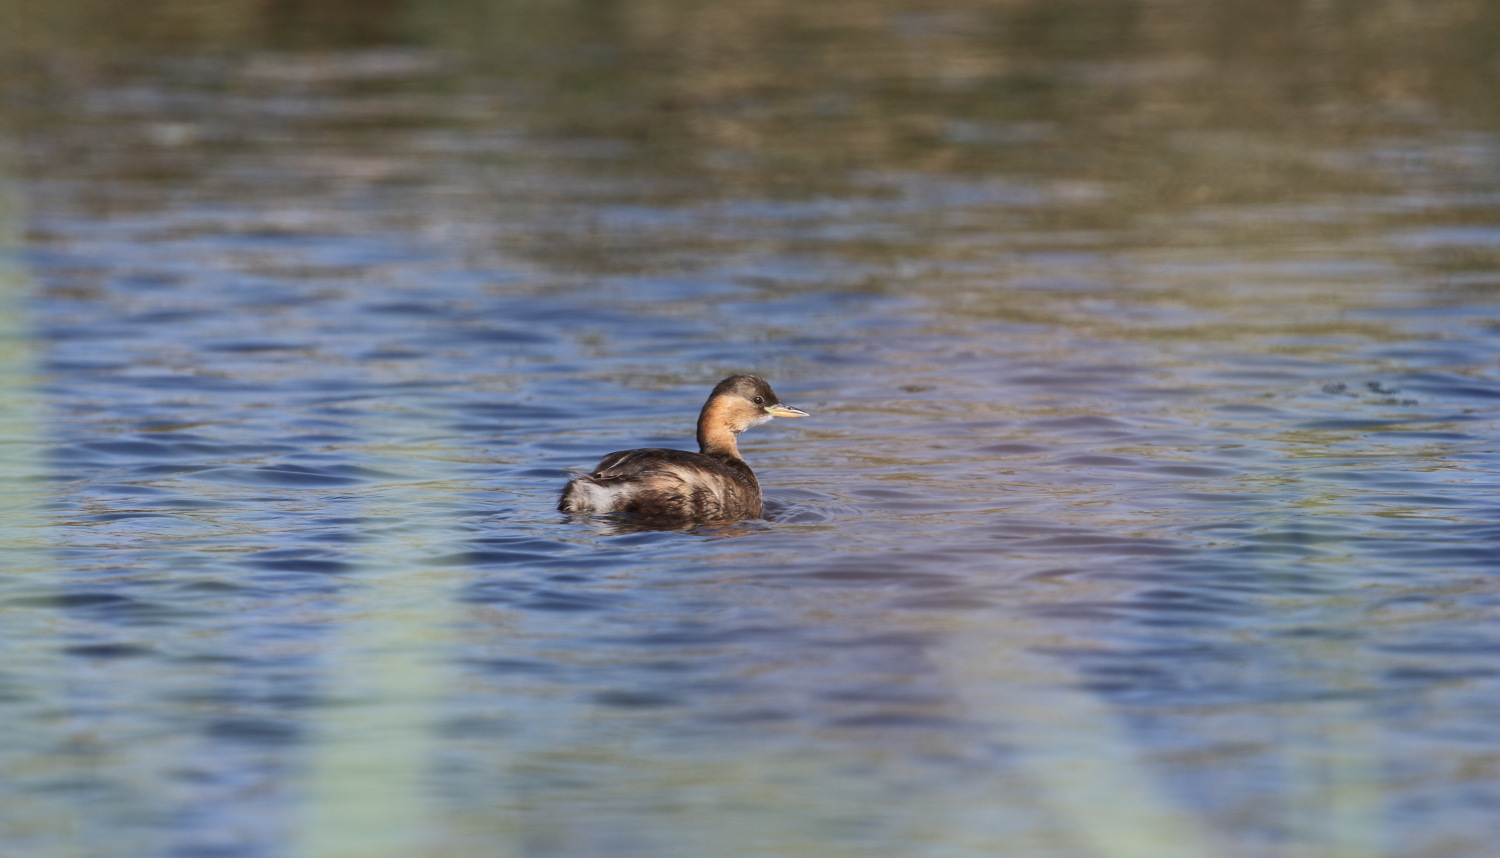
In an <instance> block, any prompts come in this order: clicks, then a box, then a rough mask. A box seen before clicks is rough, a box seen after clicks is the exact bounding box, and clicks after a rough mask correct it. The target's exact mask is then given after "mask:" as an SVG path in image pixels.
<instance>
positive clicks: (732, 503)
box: [558, 448, 761, 521]
mask: <svg viewBox="0 0 1500 858" xmlns="http://www.w3.org/2000/svg"><path fill="white" fill-rule="evenodd" d="M558 508H559V509H561V510H563V511H564V512H618V513H625V514H627V515H635V516H640V517H642V518H651V519H673V520H699V521H711V520H723V519H731V518H753V517H757V516H759V515H760V514H761V502H760V486H759V485H757V484H756V482H755V476H754V475H753V474H751V473H750V470H749V468H744V469H743V472H741V470H739V469H737V468H735V467H733V466H732V465H729V464H726V463H725V462H722V461H720V460H718V459H716V458H714V457H712V456H705V455H703V454H702V453H690V452H688V451H686V450H667V449H659V448H651V449H645V450H623V451H620V452H618V453H610V454H609V455H607V456H605V457H604V458H603V459H601V460H600V461H599V465H598V467H596V468H595V469H594V472H593V473H592V474H589V475H588V476H586V477H579V478H578V479H576V480H574V481H573V482H572V483H569V484H568V487H567V488H566V489H564V490H563V497H562V499H561V501H560V502H559V505H558Z"/></svg>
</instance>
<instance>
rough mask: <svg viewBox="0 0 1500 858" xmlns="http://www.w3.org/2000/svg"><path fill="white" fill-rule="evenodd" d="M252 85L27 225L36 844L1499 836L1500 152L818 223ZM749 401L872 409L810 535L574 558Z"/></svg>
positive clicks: (338, 73) (763, 446)
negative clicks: (664, 457)
mask: <svg viewBox="0 0 1500 858" xmlns="http://www.w3.org/2000/svg"><path fill="white" fill-rule="evenodd" d="M912 26H916V25H915V24H913V25H912ZM917 29H918V30H921V28H920V27H918V28H917ZM922 32H925V30H922ZM169 59H170V58H169ZM195 62H197V63H198V64H197V65H192V64H188V66H186V67H187V68H189V69H191V70H193V73H192V74H188V73H185V72H184V71H183V68H184V67H183V66H180V65H174V64H173V61H166V60H158V61H154V62H143V63H141V64H140V65H139V66H135V67H132V68H131V69H130V70H129V71H128V72H127V73H122V74H120V75H119V76H116V77H113V78H101V79H89V80H88V81H86V82H84V83H81V84H77V85H76V87H75V88H73V89H67V90H65V91H64V93H63V96H64V97H65V99H66V100H65V101H64V102H63V103H61V104H60V105H58V106H57V112H58V115H59V116H64V117H67V118H66V119H65V120H64V119H59V118H57V117H52V118H50V119H48V120H47V121H42V120H38V121H37V122H36V125H35V126H34V127H32V128H31V129H30V130H29V132H28V136H27V137H26V139H25V151H24V152H23V157H22V161H21V163H22V166H23V168H24V169H23V171H22V172H21V173H20V174H19V175H17V176H14V177H12V179H11V180H10V187H9V189H8V191H7V193H8V194H10V195H11V196H12V197H13V198H16V199H24V201H25V215H24V222H23V224H22V226H23V231H24V236H23V238H22V239H21V240H20V243H19V246H18V247H17V249H16V253H15V254H13V255H12V257H11V262H10V264H11V266H12V270H13V272H14V273H15V275H16V276H15V277H14V278H12V281H11V286H10V287H8V288H9V290H10V291H9V299H10V300H12V301H14V302H15V303H14V305H13V307H12V310H13V312H11V313H9V316H10V318H11V321H9V322H8V323H7V324H8V325H9V326H10V327H9V328H8V329H7V331H6V334H7V336H8V337H10V341H11V342H12V343H13V344H19V345H20V348H19V349H14V348H13V349H11V351H10V352H9V353H8V355H7V357H6V358H5V360H6V361H7V363H6V365H5V367H4V369H5V376H6V378H8V379H10V380H9V381H8V382H7V383H6V390H5V398H6V400H7V405H8V408H7V410H8V412H9V413H10V415H11V416H10V417H9V418H7V421H6V426H7V432H8V439H7V444H6V450H7V460H6V473H7V481H8V482H9V483H10V485H11V488H10V490H9V491H8V492H7V494H6V496H5V498H4V501H5V504H6V508H7V509H8V510H10V511H11V513H10V518H9V521H8V523H7V526H6V531H5V538H6V540H7V542H8V543H9V547H10V549H11V551H12V556H13V557H14V558H15V561H14V565H13V574H12V575H10V576H8V579H7V580H6V581H5V582H4V584H3V585H0V616H3V617H4V619H5V624H4V627H3V631H0V635H3V636H4V641H5V647H6V650H7V652H8V653H9V654H10V658H9V659H8V662H9V665H8V667H6V668H4V669H0V711H3V712H4V713H5V714H4V719H5V723H6V724H7V727H8V735H9V737H10V741H8V742H7V743H6V745H5V747H4V749H3V750H0V757H3V763H4V768H5V771H6V772H7V777H6V779H5V784H4V786H3V787H0V790H3V794H4V801H0V841H3V843H4V844H5V848H4V850H3V851H5V852H6V853H7V854H12V853H13V854H18V855H19V854H26V855H78V856H93V855H100V856H103V855H110V856H116V855H130V856H210V855H213V856H236V858H239V857H240V856H245V858H249V856H256V858H260V856H281V855H298V854H307V855H346V854H347V855H363V856H374V855H385V854H389V855H414V854H433V855H451V856H464V855H485V856H510V855H527V856H533V855H535V856H553V855H556V856H584V855H610V856H616V855H619V856H635V855H640V856H675V855H681V856H701V855H729V856H760V855H767V856H769V855H795V854H816V855H820V856H822V855H834V856H838V855H850V856H903V858H904V857H905V856H915V855H930V856H944V858H947V856H994V855H1015V856H1026V858H1045V856H1069V858H1071V856H1106V858H1112V856H1134V855H1153V856H1174V855H1183V856H1192V855H1205V856H1206V855H1213V856H1226V855H1229V856H1301V855H1333V854H1338V855H1348V856H1360V858H1363V856H1376V855H1381V856H1384V855H1443V856H1474V858H1479V856H1483V855H1487V854H1489V853H1488V850H1489V849H1490V848H1492V847H1491V844H1492V843H1493V842H1494V841H1495V839H1496V838H1497V837H1500V816H1497V815H1496V814H1495V813H1494V808H1495V806H1496V805H1497V803H1500V775H1497V773H1496V771H1495V767H1494V764H1493V763H1494V754H1495V749H1496V748H1497V747H1500V727H1497V726H1496V725H1497V723H1500V722H1497V720H1496V718H1495V717H1494V715H1495V711H1496V708H1497V706H1500V670H1497V668H1496V667H1495V654H1496V652H1497V648H1500V623H1497V616H1500V614H1497V610H1500V580H1497V579H1496V577H1495V574H1494V572H1495V569H1496V568H1500V547H1497V546H1500V506H1497V505H1496V503H1495V486H1496V481H1497V474H1500V447H1497V433H1496V422H1495V418H1496V416H1497V414H1500V369H1497V367H1500V325H1497V324H1496V322H1495V319H1496V318H1497V313H1496V310H1497V303H1500V301H1497V299H1500V292H1497V291H1496V290H1495V288H1494V287H1495V284H1496V283H1500V264H1497V263H1500V232H1497V231H1496V230H1495V229H1494V228H1493V226H1491V225H1490V224H1489V221H1491V220H1493V219H1494V218H1495V201H1496V200H1500V173H1497V172H1496V171H1495V170H1494V169H1493V165H1494V164H1496V163H1500V138H1497V137H1496V136H1495V135H1494V133H1492V132H1488V131H1483V130H1479V129H1475V128H1470V127H1466V126H1464V125H1463V124H1462V123H1458V122H1456V121H1454V122H1451V123H1444V122H1434V123H1432V124H1431V125H1430V126H1428V127H1425V128H1423V129H1421V130H1420V131H1410V132H1409V133H1410V135H1412V136H1408V137H1405V138H1401V139H1392V138H1391V137H1388V136H1386V135H1383V134H1378V133H1371V134H1370V135H1369V136H1368V137H1365V136H1355V137H1354V138H1353V139H1349V138H1346V137H1343V136H1340V135H1331V136H1330V138H1329V139H1327V140H1324V139H1310V140H1303V141H1299V146H1298V148H1296V149H1295V150H1294V151H1292V152H1285V151H1281V150H1277V149H1276V148H1275V146H1276V145H1279V144H1281V143H1282V140H1281V138H1280V136H1279V132H1278V131H1277V130H1275V129H1271V130H1265V131H1259V130H1241V131H1238V132H1236V133H1235V134H1234V135H1231V137H1230V139H1225V140H1218V139H1216V138H1212V136H1211V135H1202V134H1198V133H1197V132H1194V131H1186V130H1185V131H1181V132H1180V135H1181V136H1180V137H1178V138H1174V139H1176V140H1177V142H1176V143H1175V144H1173V145H1176V146H1179V147H1180V148H1181V149H1182V151H1184V152H1187V153H1190V154H1192V156H1193V157H1195V158H1199V159H1202V160H1203V161H1205V162H1207V163H1205V164H1201V165H1198V166H1192V165H1189V166H1186V167H1183V168H1182V169H1183V172H1185V173H1188V174H1189V175H1188V179H1191V180H1192V181H1198V182H1205V183H1207V184H1206V185H1204V186H1203V187H1200V188H1199V189H1198V191H1194V192H1193V193H1196V194H1198V196H1197V197H1194V196H1193V195H1192V194H1188V200H1187V201H1184V200H1183V199H1180V198H1178V197H1176V196H1175V193H1176V191H1175V190H1174V189H1172V188H1165V189H1163V188H1160V187H1157V186H1155V185H1151V184H1150V183H1148V182H1146V181H1145V180H1144V179H1141V178H1140V177H1139V173H1138V172H1137V171H1136V170H1134V169H1131V170H1126V171H1122V172H1121V173H1118V174H1117V173H1112V172H1109V171H1107V170H1106V171H1104V172H1103V173H1099V174H1092V175H1079V174H1078V172H1079V171H1078V170H1077V169H1075V166H1076V165H1075V164H1074V163H1073V162H1074V161H1075V160H1076V161H1078V162H1084V161H1087V159H1088V158H1089V157H1120V156H1119V155H1118V153H1117V152H1115V150H1113V149H1112V148H1111V147H1109V146H1107V145H1104V144H1103V143H1101V142H1100V141H1097V140H1094V139H1092V138H1083V139H1078V138H1075V137H1074V136H1071V135H1072V134H1073V131H1074V130H1075V129H1074V126H1070V125H1068V121H1069V120H1068V118H1067V117H1063V118H1060V119H1059V118H1055V117H1054V118H1053V119H1049V122H1052V123H1054V124H1050V125H1048V124H1044V125H1043V126H1038V125H1036V124H1035V123H1032V124H1027V123H1025V122H1015V123H1006V122H999V123H998V126H991V125H985V124H961V125H959V126H954V128H951V129H950V133H948V136H947V138H945V142H944V143H943V145H944V146H946V145H948V144H950V143H955V142H956V144H958V145H962V146H971V147H972V146H979V147H986V146H991V147H999V148H1000V149H1001V150H1002V151H1001V152H1000V153H999V154H995V153H991V154H992V156H993V157H994V159H995V160H994V162H993V163H992V164H991V168H992V169H990V170H988V171H980V172H978V173H975V172H964V171H955V172H951V173H950V172H947V171H945V170H942V169H936V168H917V167H913V166H911V165H910V164H906V163H903V162H902V161H901V159H899V158H892V160H891V162H888V163H887V162H882V161H881V159H880V158H879V157H876V156H875V155H871V154H869V153H867V152H864V150H860V152H864V154H860V155H851V156H850V157H851V158H854V159H855V160H861V159H863V160H864V161H865V163H861V164H859V165H857V166H859V169H849V170H847V171H844V172H840V173H838V174H837V175H836V176H833V175H823V174H822V173H819V175H817V176H816V177H803V180H804V182H805V184H804V185H803V186H800V187H798V188H793V189H788V188H786V187H781V186H778V185H777V184H776V183H777V182H779V181H782V180H783V179H784V178H785V174H784V172H778V170H783V171H784V170H785V169H789V168H786V167H785V166H782V167H777V166H776V165H775V158H776V157H777V151H776V150H775V148H774V146H772V145H771V144H769V143H767V144H765V147H766V149H765V151H761V150H760V149H757V148H756V147H754V146H749V148H750V150H751V151H750V152H749V153H748V154H744V153H742V154H743V155H744V158H746V159H749V166H746V163H745V162H744V161H742V160H740V159H737V158H735V157H731V156H732V155H733V154H734V153H733V152H732V151H731V152H725V151H720V150H721V149H724V148H729V147H728V144H725V143H723V141H720V143H721V144H723V145H721V146H715V145H710V144H709V143H708V142H704V141H701V140H700V141H696V145H700V146H701V147H702V150H701V151H699V150H697V149H691V152H690V154H692V155H693V156H694V157H699V158H701V159H702V161H703V162H704V163H707V164H708V165H709V166H703V164H702V163H696V162H695V166H693V168H692V169H684V168H682V167H681V166H680V164H676V163H675V162H674V161H673V160H672V159H671V158H667V157H664V154H663V152H662V151H660V150H658V149H656V148H654V147H655V146H656V145H657V144H656V141H652V140H649V139H648V140H645V141H642V140H640V139H636V138H633V137H631V135H630V134H628V133H624V132H618V133H610V131H609V128H608V125H609V121H607V120H603V119H598V118H597V117H596V118H595V119H593V120H590V121H597V122H600V123H601V125H602V126H604V130H601V129H600V128H588V129H584V130H579V129H576V128H575V129H574V130H573V131H571V132H570V131H569V130H568V127H569V126H568V123H567V122H562V121H559V119H558V117H557V116H555V115H554V113H553V112H552V111H554V110H562V108H559V107H557V106H556V105H549V104H547V103H545V99H540V100H539V99H536V98H535V95H534V94H533V93H531V92H530V91H529V90H528V89H527V88H526V87H525V86H523V85H520V84H517V83H516V82H515V81H514V80H512V79H510V78H508V77H506V76H504V75H500V76H498V77H491V76H486V75H482V74H477V73H476V74H475V75H474V76H468V73H466V72H454V71H452V70H451V68H450V66H448V65H447V64H446V60H445V59H444V58H443V57H440V56H428V55H426V54H422V53H420V52H410V53H389V52H380V51H374V52H359V51H349V52H342V53H339V52H332V53H328V54H326V55H312V56H307V57H302V58H300V59H299V58H298V57H296V56H291V57H283V58H279V59H278V57H277V56H275V55H269V56H266V57H260V58H254V57H252V58H251V59H248V60H245V59H236V60H228V59H226V60H215V61H210V60H201V59H200V60H197V61H195ZM371 76H373V78H374V80H375V81H376V82H375V83H371ZM1094 85H1100V86H1102V85H1103V84H1099V83H1097V82H1096V83H1095V84H1094ZM737 109H738V108H737ZM743 109H744V110H745V111H746V116H748V117H750V119H746V120H745V121H747V122H748V121H751V120H752V119H753V118H754V116H755V113H754V111H753V110H752V109H751V108H743ZM912 109H913V110H915V109H916V108H915V107H913V108H912ZM726 110H729V108H726ZM809 110H812V113H811V114H810V115H814V116H816V117H823V118H822V119H819V120H817V121H825V120H826V121H827V122H829V123H832V124H833V125H834V126H835V127H842V126H840V125H838V123H840V122H844V121H848V122H853V123H855V124H854V125H852V126H851V128H852V131H851V133H853V132H854V131H861V129H863V128H864V126H862V125H859V124H858V123H857V122H856V121H855V119H841V118H840V117H843V116H845V115H844V114H841V113H839V112H838V111H836V110H835V111H833V113H832V114H830V115H832V116H833V118H832V119H828V118H826V116H825V114H823V113H819V112H818V111H817V110H813V109H812V108H809ZM730 112H731V113H733V111H732V110H731V111H730ZM738 117H739V114H734V115H733V116H732V117H731V118H738ZM563 119H568V120H570V121H574V122H578V121H582V120H578V119H577V117H576V116H572V115H568V116H564V117H563ZM856 119H857V116H856ZM1049 128H1050V129H1052V130H1051V131H1048V129H1049ZM664 133H667V132H664ZM1226 133H1227V132H1226ZM861 139H862V138H861ZM1059 141H1060V142H1059ZM676 145H681V146H684V147H687V144H685V143H682V142H681V141H677V144H676ZM746 145H747V146H748V145H749V144H746ZM932 145H934V146H936V145H937V144H932ZM1016 146H1020V147H1036V151H1035V153H1033V150H1032V149H1026V150H1025V151H1026V153H1027V154H1024V155H1017V156H1015V159H1014V161H1013V162H1012V161H1007V160H1006V159H1007V158H1008V157H1009V156H1006V155H1005V151H1009V150H1006V149H1005V147H1016ZM687 148H691V147H687ZM1042 150H1047V151H1051V152H1053V153H1054V154H1057V153H1060V154H1057V157H1058V158H1060V159H1062V161H1063V163H1062V166H1061V167H1059V166H1058V165H1052V166H1050V167H1044V166H1037V165H1036V164H1033V163H1032V162H1031V160H1030V159H1032V158H1035V159H1037V161H1038V162H1044V161H1045V157H1044V154H1045V153H1044V152H1043V151H1042ZM669 151H675V150H669ZM1246 151H1250V152H1254V153H1258V154H1257V156H1256V158H1257V159H1258V160H1257V159H1251V160H1252V162H1253V163H1252V167H1251V168H1250V169H1249V170H1248V172H1249V174H1250V175H1249V177H1248V178H1247V177H1246V175H1245V174H1244V173H1236V171H1235V170H1234V169H1233V167H1232V165H1234V164H1242V163H1243V159H1242V156H1243V154H1244V152H1246ZM1267 153H1269V154H1267ZM679 154H680V153H679ZM1183 157H1184V158H1186V157H1187V156H1186V155H1184V156H1183ZM757 159H765V161H767V162H771V163H770V165H769V166H768V165H767V164H765V163H762V162H761V161H760V160H757ZM1221 159H1222V160H1221ZM1308 163H1313V164H1317V165H1319V166H1318V168H1317V169H1318V170H1319V171H1321V172H1317V173H1316V176H1315V180H1306V181H1299V180H1298V178H1297V175H1298V171H1299V170H1304V169H1310V168H1308V167H1307V166H1306V165H1307V164H1308ZM716 164H718V165H720V166H714V165H716ZM1007 165H1009V166H1007ZM1135 166H1139V165H1135ZM751 179H754V180H756V181H754V182H752V181H751ZM1184 181H1187V179H1185V180H1184ZM1241 181H1243V182H1245V183H1246V184H1250V185H1254V184H1255V182H1257V181H1258V182H1260V183H1261V185H1257V186H1256V187H1257V188H1258V189H1259V190H1258V191H1257V193H1255V194H1251V193H1248V192H1247V191H1245V188H1244V187H1242V186H1240V185H1239V184H1238V183H1240V182H1241ZM757 182H759V184H757ZM1215 183H1222V184H1215ZM1265 185H1269V186H1271V189H1270V190H1266V188H1265V187H1264V186H1265ZM1351 186H1357V188H1358V191H1357V192H1356V191H1353V190H1351ZM1200 198H1201V199H1200ZM732 372H754V373H756V374H758V375H762V376H764V377H766V378H768V379H769V380H770V381H771V382H772V383H773V384H774V386H775V387H776V389H777V392H778V393H779V394H780V395H781V397H782V398H783V399H784V400H785V401H787V402H789V403H791V404H794V405H797V406H799V407H802V408H804V409H806V410H808V411H810V412H811V413H812V415H813V417H812V418H811V419H809V420H802V421H775V422H773V423H772V424H769V425H767V426H763V427H760V428H757V429H755V430H753V431H752V432H750V433H749V434H747V435H745V436H744V437H743V438H742V439H741V445H742V449H743V450H744V452H745V453H746V455H747V458H748V459H749V460H750V462H751V464H752V465H753V466H754V467H755V468H756V470H757V473H758V474H759V475H760V479H761V482H762V484H763V486H764V487H765V491H766V497H767V505H768V514H767V518H766V519H765V520H759V521H750V522H742V523H734V524H727V525H714V526H703V527H698V528H689V529H686V530H681V531H657V530H642V529H637V528H632V527H629V526H622V525H621V524H620V523H619V522H610V521H603V520H586V519H572V518H568V517H565V516H562V515H560V514H558V513H557V512H555V511H554V504H555V500H556V495H557V492H558V491H559V489H560V488H561V486H562V484H563V483H564V481H565V480H566V479H567V475H568V473H569V471H570V470H572V469H578V468H587V467H589V466H591V465H592V464H593V463H594V462H595V461H597V459H598V458H599V457H600V456H601V455H602V454H604V453H606V452H609V451H612V450H617V449H624V448H628V447H633V446H680V447H681V446H689V445H690V444H691V440H692V421H693V419H694V416H695V415H696V412H697V409H698V407H699V406H700V405H701V403H702V400H703V397H704V396H705V395H706V393H707V391H708V389H709V387H710V386H711V385H712V384H713V383H714V382H715V381H716V380H718V379H719V378H721V377H723V376H725V375H727V374H730V373H732Z"/></svg>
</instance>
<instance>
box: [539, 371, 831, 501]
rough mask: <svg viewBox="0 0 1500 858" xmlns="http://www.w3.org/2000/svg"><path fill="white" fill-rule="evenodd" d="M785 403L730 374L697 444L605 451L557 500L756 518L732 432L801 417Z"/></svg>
mask: <svg viewBox="0 0 1500 858" xmlns="http://www.w3.org/2000/svg"><path fill="white" fill-rule="evenodd" d="M806 416H808V415H807V412H806V411H803V410H802V409H800V408H793V407H792V406H790V405H786V404H783V403H782V401H781V400H780V399H779V398H778V397H777V396H776V393H775V391H773V390H771V385H769V384H767V383H766V382H765V380H764V379H760V378H756V377H755V376H753V375H731V376H730V377H728V378H726V379H724V380H723V381H721V382H719V383H718V384H716V385H714V389H713V392H712V393H710V394H709V395H708V401H707V402H705V403H703V410H702V411H701V412H699V414H698V452H696V453H693V452H689V451H687V450H666V449H660V448H648V449H643V450H623V451H621V452H618V453H610V454H609V455H607V456H605V457H604V458H603V459H601V460H599V465H598V466H597V467H595V468H594V470H593V472H592V473H590V474H580V475H578V476H577V477H574V478H573V480H572V481H570V482H569V483H568V485H567V486H566V487H564V488H563V491H562V497H561V498H559V499H558V502H557V508H558V510H559V511H561V512H571V513H623V514H625V515H630V516H635V517H638V518H642V519H648V520H652V521H663V522H674V523H677V522H683V523H686V522H698V521H702V522H708V521H730V520H733V519H741V518H760V516H761V513H762V511H763V505H762V503H761V497H760V483H759V482H758V481H757V480H756V479H755V472H754V471H752V470H750V466H749V465H747V464H745V460H744V458H743V457H742V456H740V450H739V446H738V445H737V444H736V443H735V437H736V436H738V435H739V434H740V433H741V432H743V431H745V430H746V429H749V428H750V427H751V426H759V425H760V424H762V423H765V422H766V421H768V420H770V419H771V418H773V417H806Z"/></svg>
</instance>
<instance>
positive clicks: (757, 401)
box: [750, 396, 766, 405]
mask: <svg viewBox="0 0 1500 858" xmlns="http://www.w3.org/2000/svg"><path fill="white" fill-rule="evenodd" d="M750 401H751V402H754V403H755V404H756V405H765V404H766V398H765V397H764V396H757V397H755V398H754V399H752V400H750Z"/></svg>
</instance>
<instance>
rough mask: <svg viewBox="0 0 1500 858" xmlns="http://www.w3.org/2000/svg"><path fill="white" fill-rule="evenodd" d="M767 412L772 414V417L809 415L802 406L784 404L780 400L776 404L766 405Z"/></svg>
mask: <svg viewBox="0 0 1500 858" xmlns="http://www.w3.org/2000/svg"><path fill="white" fill-rule="evenodd" d="M766 413H767V414H769V415H771V416H772V417H806V416H808V415H807V412H806V411H803V410H802V409H800V408H793V407H792V406H790V405H782V404H781V403H780V402H778V403H776V404H775V405H767V406H766Z"/></svg>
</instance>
